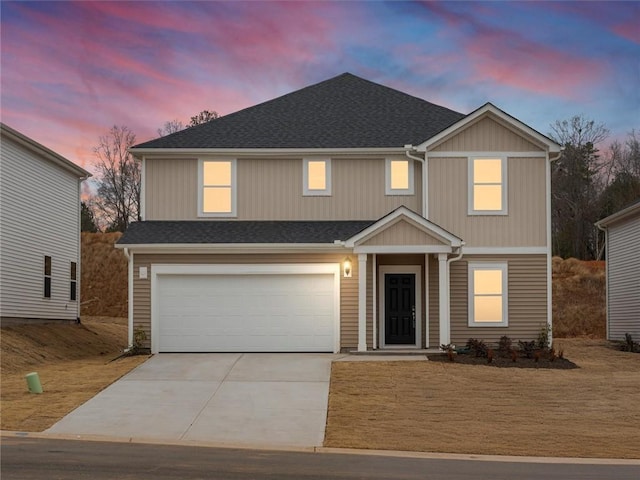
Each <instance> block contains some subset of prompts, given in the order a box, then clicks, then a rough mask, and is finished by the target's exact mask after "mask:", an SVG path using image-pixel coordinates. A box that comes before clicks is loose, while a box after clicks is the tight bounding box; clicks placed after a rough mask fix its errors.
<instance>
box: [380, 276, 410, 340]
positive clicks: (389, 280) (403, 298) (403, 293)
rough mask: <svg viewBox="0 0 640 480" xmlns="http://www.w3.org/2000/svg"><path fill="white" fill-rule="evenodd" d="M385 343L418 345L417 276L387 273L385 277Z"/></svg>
mask: <svg viewBox="0 0 640 480" xmlns="http://www.w3.org/2000/svg"><path fill="white" fill-rule="evenodd" d="M384 318H385V323H384V343H385V345H415V343H416V275H415V274H414V273H387V274H385V276H384Z"/></svg>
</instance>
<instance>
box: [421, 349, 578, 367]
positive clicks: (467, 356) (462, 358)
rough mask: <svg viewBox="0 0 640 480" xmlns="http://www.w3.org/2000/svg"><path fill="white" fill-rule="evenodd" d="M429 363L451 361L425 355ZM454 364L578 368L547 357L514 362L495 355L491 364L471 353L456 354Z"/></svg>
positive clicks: (441, 355)
mask: <svg viewBox="0 0 640 480" xmlns="http://www.w3.org/2000/svg"><path fill="white" fill-rule="evenodd" d="M427 358H428V359H429V361H430V362H446V363H450V362H451V361H450V360H449V358H448V357H447V355H446V354H444V353H442V354H436V355H427ZM454 363H461V364H463V365H483V366H486V367H498V368H551V369H563V370H566V369H572V368H580V367H578V365H576V364H575V363H573V362H572V361H571V360H567V359H566V358H557V357H556V358H555V359H554V360H553V361H551V360H550V359H549V357H548V356H547V355H541V356H540V358H539V359H538V361H536V360H535V359H534V358H527V357H524V356H523V357H518V358H517V360H516V361H515V362H514V361H513V360H512V359H511V358H509V357H501V356H498V355H496V356H495V357H494V358H493V360H492V361H491V363H489V361H488V360H487V358H486V357H476V356H475V355H474V354H471V353H464V354H457V355H455V356H454Z"/></svg>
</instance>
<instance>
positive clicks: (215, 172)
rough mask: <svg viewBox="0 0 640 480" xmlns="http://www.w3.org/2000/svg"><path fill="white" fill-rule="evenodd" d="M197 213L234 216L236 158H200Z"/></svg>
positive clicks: (205, 215)
mask: <svg viewBox="0 0 640 480" xmlns="http://www.w3.org/2000/svg"><path fill="white" fill-rule="evenodd" d="M198 163H199V165H198V183H199V191H198V214H199V216H201V217H235V216H236V160H235V159H231V160H200V161H199V162H198Z"/></svg>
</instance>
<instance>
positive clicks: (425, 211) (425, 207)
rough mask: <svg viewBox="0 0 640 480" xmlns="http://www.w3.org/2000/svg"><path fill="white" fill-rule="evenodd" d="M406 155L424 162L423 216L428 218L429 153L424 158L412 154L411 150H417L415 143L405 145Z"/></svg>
mask: <svg viewBox="0 0 640 480" xmlns="http://www.w3.org/2000/svg"><path fill="white" fill-rule="evenodd" d="M404 148H405V151H404V153H405V155H406V156H407V158H410V159H411V160H415V161H416V162H420V163H421V164H422V216H423V217H424V218H426V219H428V218H429V210H428V208H429V203H428V201H427V196H428V195H427V175H428V172H427V168H428V163H427V153H426V152H425V154H424V158H420V157H415V156H413V155H411V154H410V153H409V152H410V151H414V152H415V151H416V148H415V147H414V146H413V145H405V146H404Z"/></svg>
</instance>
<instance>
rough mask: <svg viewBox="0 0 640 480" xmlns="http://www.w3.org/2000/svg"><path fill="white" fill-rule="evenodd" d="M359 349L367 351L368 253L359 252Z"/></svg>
mask: <svg viewBox="0 0 640 480" xmlns="http://www.w3.org/2000/svg"><path fill="white" fill-rule="evenodd" d="M358 351H359V352H366V351H367V255H366V254H362V253H360V254H358Z"/></svg>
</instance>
